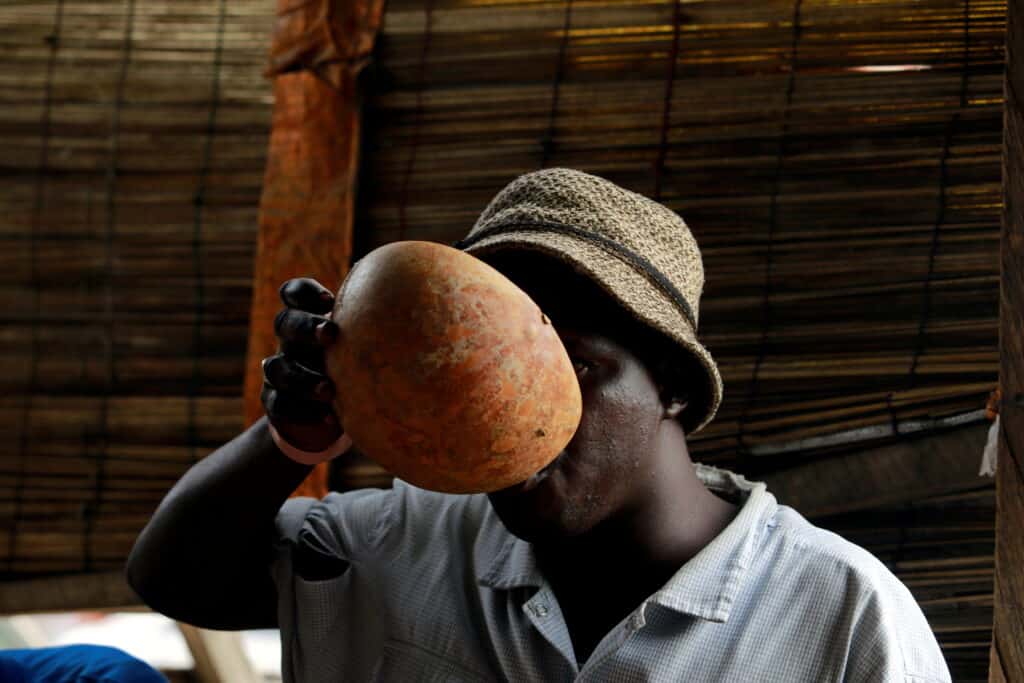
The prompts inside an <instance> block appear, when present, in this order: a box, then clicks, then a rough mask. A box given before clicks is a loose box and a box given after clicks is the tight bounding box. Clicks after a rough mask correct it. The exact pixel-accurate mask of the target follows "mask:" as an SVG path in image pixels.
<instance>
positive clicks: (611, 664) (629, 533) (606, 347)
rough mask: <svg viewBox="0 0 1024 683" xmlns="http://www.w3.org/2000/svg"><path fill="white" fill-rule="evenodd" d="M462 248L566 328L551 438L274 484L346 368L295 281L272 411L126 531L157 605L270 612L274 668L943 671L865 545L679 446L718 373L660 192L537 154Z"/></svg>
mask: <svg viewBox="0 0 1024 683" xmlns="http://www.w3.org/2000/svg"><path fill="white" fill-rule="evenodd" d="M461 247H462V248H464V249H466V250H467V251H468V252H470V253H473V254H475V255H477V256H478V257H480V258H482V259H484V260H486V261H488V262H489V263H491V264H493V265H494V266H495V267H496V268H498V269H499V270H501V271H502V272H504V273H505V274H506V275H508V276H509V277H510V278H511V279H512V280H513V281H515V282H517V283H518V284H519V285H520V286H521V287H522V288H523V289H524V290H525V291H527V293H529V294H530V295H531V296H532V297H533V298H534V299H535V300H536V301H537V302H538V303H539V304H540V305H541V307H542V308H543V309H544V310H545V311H546V312H547V314H548V315H549V316H550V317H551V319H552V321H553V323H554V324H555V327H556V329H557V330H558V332H559V334H560V336H561V337H562V339H563V341H564V342H565V344H566V348H567V350H568V351H569V354H570V357H571V358H572V360H573V364H574V367H575V368H576V371H577V373H578V377H579V381H580V387H581V390H582V396H583V417H582V420H581V423H580V427H579V430H578V431H577V433H576V435H575V437H574V438H573V440H572V441H571V442H570V444H569V445H568V446H567V447H566V450H565V453H563V454H562V455H561V456H560V457H559V458H558V459H557V460H556V461H555V463H554V464H553V465H552V466H550V467H548V468H545V470H543V471H542V472H540V473H538V474H537V475H535V476H534V477H531V478H530V479H529V480H527V481H526V482H524V483H522V484H519V485H517V486H513V487H511V488H509V489H506V490H502V491H499V492H496V493H493V494H490V495H489V496H485V495H476V496H451V495H442V494H437V493H430V492H426V491H421V490H419V489H416V488H413V487H411V486H409V485H407V484H405V483H403V482H396V483H395V486H394V487H393V488H392V489H391V490H389V491H357V492H352V493H346V494H330V495H328V496H327V497H326V498H325V499H324V500H322V501H314V500H311V499H296V500H291V501H288V502H287V503H285V504H284V505H283V506H282V503H284V501H285V498H286V497H287V495H288V493H289V492H290V491H291V490H292V489H293V488H294V487H295V486H296V485H297V484H298V483H299V482H300V481H301V480H302V478H303V477H304V476H305V475H306V474H307V473H308V471H309V466H308V465H304V464H300V463H310V462H315V461H317V460H321V459H324V458H328V457H332V456H334V455H336V454H337V453H338V452H340V451H342V450H344V448H345V447H346V446H347V445H348V443H347V440H346V439H345V437H344V436H343V435H341V434H340V429H339V427H338V416H336V415H334V414H333V413H332V412H331V408H330V398H331V396H332V395H333V391H335V390H337V391H344V387H336V388H335V387H332V386H331V385H330V382H329V381H328V380H327V379H326V377H325V376H324V375H323V374H322V367H323V360H322V356H323V348H324V345H326V344H329V343H331V342H332V337H333V336H334V331H333V328H332V324H331V323H330V322H329V321H327V320H326V318H325V317H324V315H323V314H325V313H327V312H328V311H330V310H331V306H332V303H333V300H332V297H331V295H330V292H328V291H327V290H325V289H324V288H322V287H320V286H319V285H317V284H316V283H314V282H312V281H309V280H295V281H290V282H289V283H286V285H285V286H284V287H283V289H282V298H283V299H284V301H285V304H286V308H285V309H284V310H283V311H282V313H281V315H279V316H278V319H277V330H278V335H279V337H280V338H281V353H280V354H278V355H277V356H275V357H273V358H271V359H268V360H267V361H266V362H265V365H264V372H265V375H266V377H267V385H266V388H265V391H264V404H265V406H266V408H267V413H268V420H266V421H263V422H260V423H258V424H256V425H255V426H254V427H253V428H251V429H249V430H248V431H246V432H245V433H244V434H242V435H241V436H239V437H238V438H236V439H235V440H233V441H232V442H230V443H228V444H227V445H225V446H223V447H222V448H221V449H219V450H218V451H217V452H215V453H214V454H212V455H211V456H209V457H208V458H206V459H205V460H203V461H202V462H200V463H198V464H197V465H195V466H194V467H193V468H192V469H191V470H190V471H189V472H188V473H186V475H185V476H184V477H183V478H182V480H181V481H180V482H179V483H178V484H177V485H176V486H175V487H174V489H173V490H172V491H171V492H170V493H169V494H168V496H167V499H166V500H165V501H164V502H163V503H162V504H161V506H160V508H159V510H158V511H157V513H156V515H155V516H154V518H153V520H152V521H151V522H150V524H149V526H148V527H147V528H146V529H145V531H144V532H143V534H142V535H141V536H140V538H139V541H138V542H137V544H136V547H135V549H134V550H133V552H132V556H131V558H130V560H129V567H128V576H129V579H130V580H131V582H132V585H133V586H135V588H136V589H137V590H138V591H139V592H140V594H141V595H142V596H143V598H144V599H146V600H147V601H148V602H149V603H150V604H151V605H152V606H153V607H154V608H155V609H158V610H160V611H163V612H165V613H167V614H169V615H171V616H174V617H176V618H178V619H183V620H185V621H190V622H192V623H197V624H199V625H204V626H209V627H213V628H246V627H256V626H269V625H273V624H277V625H279V626H280V628H281V637H282V642H283V648H284V662H283V668H284V676H285V680H286V681H337V680H346V681H350V680H351V681H361V680H385V681H402V682H404V681H420V680H428V681H433V680H437V681H441V680H443V681H478V680H480V681H488V680H507V681H565V680H590V681H612V680H659V681H661V680H666V681H667V680H684V681H744V682H746V681H815V682H817V681H839V680H846V681H906V682H908V683H909V682H910V681H913V682H914V683H923V682H929V683H931V682H937V681H948V680H949V673H948V671H947V669H946V665H945V663H944V661H943V659H942V655H941V652H940V651H939V648H938V646H937V644H936V642H935V639H934V637H933V636H932V634H931V632H930V630H929V628H928V625H927V623H926V621H925V619H924V616H923V615H922V614H921V611H920V609H919V608H918V606H917V605H916V603H915V602H914V600H913V598H912V597H911V595H910V593H909V592H908V591H907V589H906V588H905V587H904V586H903V585H902V584H901V583H900V582H899V581H898V580H897V579H896V578H895V577H894V576H893V575H892V574H891V573H890V572H889V571H888V570H886V568H885V567H884V566H883V565H882V564H881V563H879V562H878V561H877V560H876V559H875V558H873V557H872V556H871V555H869V554H868V553H866V552H865V551H863V550H861V549H860V548H857V547H856V546H854V545H852V544H850V543H848V542H846V541H844V540H842V539H841V538H839V537H838V536H835V535H834V534H831V533H829V532H826V531H823V530H820V529H817V528H815V527H813V526H812V525H810V524H809V523H808V522H807V521H806V520H804V519H803V518H802V517H800V515H799V514H797V513H796V512H795V511H793V510H791V509H789V508H786V507H784V506H780V505H778V504H776V502H775V499H774V497H773V496H772V495H771V494H770V493H768V492H767V491H766V490H765V487H764V485H763V484H755V483H751V482H748V481H746V480H745V479H743V478H742V477H739V476H737V475H734V474H732V473H729V472H725V471H721V470H716V469H713V468H709V467H704V466H700V465H697V466H694V464H693V463H692V462H691V460H690V457H689V454H688V452H687V448H686V434H687V433H688V432H692V431H696V430H698V429H700V428H701V427H702V426H704V425H705V424H707V422H708V421H710V420H711V419H712V417H713V416H714V413H715V411H716V410H717V408H718V405H719V402H720V401H721V395H722V384H721V379H720V377H719V374H718V370H717V367H716V366H715V363H714V361H713V360H712V358H711V356H710V354H709V353H708V351H707V350H706V349H705V348H704V347H703V346H702V345H701V344H700V343H699V342H698V340H697V336H696V330H697V313H698V304H699V299H700V293H701V289H702V287H703V267H702V265H701V260H700V253H699V251H698V248H697V244H696V242H695V241H694V239H693V237H692V235H691V234H690V231H689V229H688V228H687V227H686V225H685V224H684V223H683V221H682V220H681V219H680V218H679V217H678V216H677V215H676V214H675V213H673V212H672V211H670V210H668V209H667V208H665V207H663V206H661V205H659V204H657V203H655V202H652V201H650V200H648V199H645V198H643V197H641V196H639V195H636V194H634V193H631V192H627V191H626V190H623V189H621V188H619V187H617V186H615V185H613V184H612V183H610V182H608V181H605V180H602V179H600V178H596V177H594V176H590V175H587V174H584V173H580V172H578V171H571V170H566V169H551V170H545V171H540V172H537V173H532V174H528V175H526V176H523V177H521V178H519V179H517V180H516V181H514V182H513V183H511V184H510V185H509V186H508V187H506V188H505V189H504V190H503V191H502V192H501V193H499V194H498V196H497V197H496V198H495V199H494V200H493V201H492V202H491V204H490V206H488V207H487V209H486V210H485V211H484V213H483V214H482V216H481V217H480V219H479V221H478V222H477V224H476V226H475V227H474V228H473V230H472V231H471V232H470V234H469V236H468V237H467V239H466V240H464V241H463V242H462V243H461ZM396 409H399V410H400V409H401V407H400V406H398V407H396ZM279 508H280V511H279ZM275 520H276V526H275V525H274V521H275Z"/></svg>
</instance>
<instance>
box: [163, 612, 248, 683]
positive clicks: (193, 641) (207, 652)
mask: <svg viewBox="0 0 1024 683" xmlns="http://www.w3.org/2000/svg"><path fill="white" fill-rule="evenodd" d="M178 629H179V630H180V631H181V635H182V636H184V637H185V643H186V644H187V645H188V649H189V650H190V651H191V652H192V659H193V660H195V674H196V680H197V681H198V682H199V683H260V681H261V680H262V679H261V678H260V676H259V675H258V674H257V673H256V671H255V670H254V669H253V667H252V662H250V661H249V657H248V655H246V654H245V649H244V648H243V647H242V634H241V633H238V632H237V631H208V630H206V629H203V628H196V627H195V626H191V625H189V624H183V623H181V622H178Z"/></svg>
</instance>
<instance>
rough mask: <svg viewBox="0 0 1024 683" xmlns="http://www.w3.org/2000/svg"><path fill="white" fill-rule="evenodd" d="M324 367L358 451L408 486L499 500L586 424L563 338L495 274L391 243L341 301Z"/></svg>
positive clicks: (366, 261)
mask: <svg viewBox="0 0 1024 683" xmlns="http://www.w3.org/2000/svg"><path fill="white" fill-rule="evenodd" d="M332 317H333V320H334V321H335V322H336V323H337V324H338V328H339V335H338V342H337V343H336V344H334V345H333V346H332V347H331V348H330V350H329V352H328V355H327V371H328V374H329V375H330V377H331V378H332V380H333V381H334V382H335V385H336V386H337V398H336V407H337V409H338V413H339V415H341V416H342V421H343V426H344V428H345V431H346V432H347V433H348V434H349V435H350V436H351V437H352V439H353V441H354V442H355V444H356V446H357V447H359V448H360V450H362V451H363V452H365V453H366V454H367V455H369V456H370V457H371V458H373V459H375V460H376V461H377V462H379V463H380V464H381V465H382V466H384V467H385V468H387V469H388V470H390V471H391V472H392V473H393V474H395V475H396V476H398V477H400V478H402V479H404V480H406V481H408V482H409V483H411V484H415V485H417V486H421V487H423V488H428V489H432V490H435V491H444V492H449V493H475V492H487V491H495V490H498V489H502V488H505V487H507V486H511V485H512V484H515V483H518V482H520V481H523V480H525V479H527V478H529V477H530V476H531V475H532V474H534V473H535V472H537V471H539V470H540V469H542V468H543V467H544V466H545V465H547V464H548V463H549V462H551V461H552V460H553V459H554V458H555V457H557V456H558V454H559V453H560V452H561V451H562V450H563V449H564V448H565V446H566V444H568V442H569V440H570V439H572V437H573V434H574V433H575V431H576V428H577V427H578V425H579V421H580V414H581V410H582V407H581V398H580V388H579V383H578V382H577V379H576V374H575V372H574V370H573V367H572V363H571V361H570V360H569V356H568V354H567V353H566V350H565V347H564V346H563V345H562V342H561V340H560V339H559V338H558V335H557V333H556V332H555V329H554V327H553V326H552V325H551V322H550V321H549V320H548V318H547V317H546V316H545V315H544V314H543V313H542V312H541V310H540V308H539V307H538V306H537V304H536V303H534V301H533V300H532V299H530V297H529V296H527V294H526V293H525V292H523V291H522V290H520V289H519V288H518V287H517V286H516V285H515V284H513V283H512V282H511V281H510V280H508V279H507V278H506V277H505V276H503V275H502V274H501V273H499V272H498V271H497V270H495V269H494V268H492V267H490V266H489V265H487V264H486V263H484V262H483V261H481V260H479V259H477V258H475V257H473V256H471V255H469V254H466V253H464V252H462V251H459V250H457V249H453V248H451V247H447V246H444V245H441V244H436V243H432V242H415V241H409V242H395V243H392V244H389V245H386V246H383V247H381V248H379V249H376V250H374V251H373V252H371V253H370V254H368V255H367V256H366V257H365V258H363V259H362V260H360V261H359V262H358V263H357V264H356V265H355V266H354V267H353V269H352V272H351V273H350V274H349V276H348V278H347V279H346V280H345V283H344V284H343V285H342V288H341V290H340V291H339V292H338V297H337V302H336V305H335V309H334V311H333V313H332Z"/></svg>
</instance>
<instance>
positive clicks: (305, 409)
mask: <svg viewBox="0 0 1024 683" xmlns="http://www.w3.org/2000/svg"><path fill="white" fill-rule="evenodd" d="M280 295H281V301H282V302H283V303H284V306H285V307H284V308H283V309H281V311H280V312H279V313H278V314H277V316H276V317H275V318H274V332H275V333H276V334H277V338H278V341H279V347H278V353H277V354H275V355H273V356H270V357H268V358H264V359H263V391H262V393H261V394H260V399H261V400H262V401H263V408H264V410H266V413H267V417H268V418H269V420H270V423H271V424H272V425H273V426H274V428H275V429H276V430H277V432H278V433H279V434H280V435H281V436H282V437H284V439H285V440H286V441H287V442H288V443H289V444H291V445H292V446H294V447H295V448H298V449H301V450H303V451H310V452H316V451H321V450H323V449H325V448H327V447H328V446H330V445H331V444H333V443H334V442H335V441H337V440H338V437H339V436H341V419H340V416H339V415H337V414H336V412H335V410H334V406H333V399H334V391H335V388H334V384H333V383H332V382H331V380H330V379H329V378H328V377H327V374H326V371H325V367H324V351H325V349H326V348H327V347H328V346H329V345H330V344H332V343H333V342H334V341H335V339H337V336H338V327H337V325H335V324H334V322H332V321H331V320H330V319H329V318H328V315H329V314H330V312H331V310H332V309H333V307H334V295H333V294H331V292H330V291H329V290H328V289H327V288H326V287H324V286H323V285H321V284H320V283H319V282H317V281H316V280H314V279H312V278H295V279H292V280H288V281H287V282H285V283H284V284H283V285H282V286H281V290H280Z"/></svg>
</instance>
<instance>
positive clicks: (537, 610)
mask: <svg viewBox="0 0 1024 683" xmlns="http://www.w3.org/2000/svg"><path fill="white" fill-rule="evenodd" d="M533 613H534V614H535V615H536V616H537V617H539V618H540V619H543V618H545V617H547V616H548V606H547V605H545V604H540V605H534V606H533Z"/></svg>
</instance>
